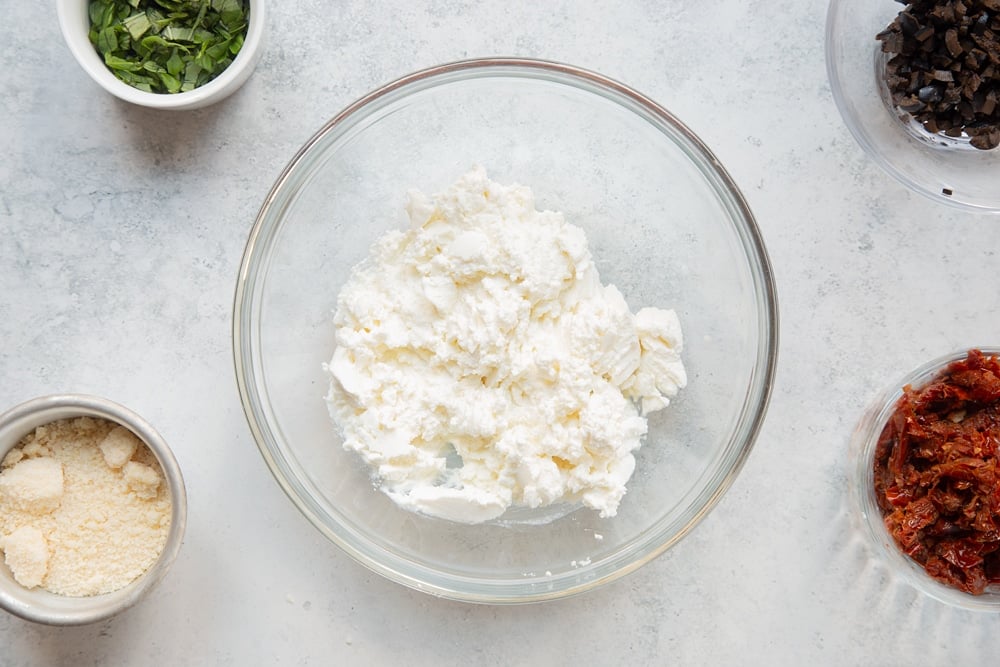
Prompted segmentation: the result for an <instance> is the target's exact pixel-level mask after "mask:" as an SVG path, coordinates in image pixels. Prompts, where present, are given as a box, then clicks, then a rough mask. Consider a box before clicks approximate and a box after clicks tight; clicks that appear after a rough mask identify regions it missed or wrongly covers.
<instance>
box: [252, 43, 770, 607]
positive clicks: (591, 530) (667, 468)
mask: <svg viewBox="0 0 1000 667" xmlns="http://www.w3.org/2000/svg"><path fill="white" fill-rule="evenodd" d="M777 326H778V322H777V305H776V300H775V293H774V286H773V283H772V277H771V270H770V265H769V262H768V258H767V254H766V252H765V249H764V244H763V241H762V239H761V237H760V234H759V233H758V230H757V226H756V224H755V222H754V219H753V216H752V214H751V212H750V210H749V208H748V207H747V204H746V202H745V201H744V199H743V197H742V195H741V194H740V192H739V190H738V188H737V187H736V185H735V184H734V182H733V181H732V179H731V178H730V177H729V175H728V174H727V173H726V171H725V170H724V168H723V167H722V166H721V165H720V163H719V161H718V160H717V159H716V158H715V157H713V156H712V154H711V152H710V151H709V149H708V148H707V147H706V146H705V144H704V143H702V142H701V140H699V139H698V137H697V136H696V135H695V134H694V133H693V132H692V131H691V130H690V129H688V128H687V127H686V126H685V125H684V124H683V123H681V122H680V121H679V120H678V119H677V118H675V117H674V116H672V115H671V114H670V113H669V112H668V111H667V110H666V109H664V108H663V107H662V106H660V105H659V104H657V103H656V102H654V101H652V100H650V99H649V98H647V97H645V96H643V95H642V94H640V93H638V92H636V91H634V90H632V89H630V88H628V87H627V86H625V85H623V84H621V83H618V82H616V81H613V80H611V79H608V78H606V77H603V76H601V75H599V74H596V73H593V72H588V71H586V70H582V69H579V68H576V67H572V66H569V65H565V64H560V63H552V62H543V61H537V60H524V59H508V58H498V59H480V60H470V61H462V62H457V63H449V64H445V65H441V66H438V67H434V68H431V69H429V70H424V71H421V72H417V73H414V74H411V75H408V76H405V77H403V78H402V79H399V80H396V81H393V82H391V83H388V84H386V85H385V86H384V87H382V88H380V89H378V90H376V91H374V92H372V93H370V94H369V95H367V96H365V97H364V98H362V99H360V100H358V101H357V102H355V103H354V104H352V105H350V106H349V107H348V108H346V109H344V110H343V111H341V112H340V113H338V114H337V115H335V116H334V117H333V118H332V120H330V121H329V122H328V123H327V124H326V125H325V126H324V127H322V128H321V129H320V130H319V132H318V133H317V134H316V135H315V136H314V137H313V138H312V139H310V140H309V141H308V142H307V143H306V144H305V146H304V147H303V148H302V149H301V150H300V151H299V153H298V154H297V155H296V156H295V157H294V158H293V159H292V161H291V163H290V164H289V165H288V167H287V168H286V169H285V170H284V172H283V173H282V174H281V176H280V177H279V179H278V181H277V183H276V184H275V186H274V188H273V189H272V191H271V192H270V193H269V194H268V195H267V198H266V199H265V203H264V205H263V207H262V208H261V210H260V212H259V215H258V217H257V220H256V222H255V224H254V226H253V228H252V231H251V234H250V237H249V239H248V242H247V246H246V250H245V253H244V256H243V261H242V265H241V269H240V273H239V277H238V283H237V287H236V298H235V303H234V313H233V347H234V356H235V366H236V376H237V382H238V386H239V390H240V394H241V398H242V401H243V406H244V410H245V413H246V416H247V419H248V423H249V425H250V428H251V431H252V434H253V437H254V439H255V440H256V444H257V446H258V449H259V451H260V453H261V454H262V456H263V458H264V460H265V462H266V464H267V465H268V466H269V467H270V469H271V472H272V473H273V475H274V477H275V479H276V480H277V481H278V483H279V484H280V485H281V486H282V488H283V489H284V490H285V492H286V493H287V495H288V496H289V498H290V499H291V500H292V502H293V503H294V504H295V505H296V506H297V507H298V508H299V509H300V510H301V512H302V513H303V514H304V515H305V516H306V517H307V518H308V520H309V521H311V522H312V523H313V524H314V525H315V526H316V528H317V529H319V530H320V531H321V532H322V533H323V534H324V535H325V536H326V537H328V538H329V539H330V540H331V541H332V542H333V543H334V544H336V545H337V546H339V547H341V548H343V549H344V550H345V551H346V552H347V553H348V554H350V555H351V556H352V557H354V558H355V559H357V560H358V561H359V562H360V563H362V564H364V565H365V566H367V567H369V568H371V569H372V570H374V571H375V572H378V573H379V574H382V575H384V576H386V577H388V578H389V579H391V580H393V581H396V582H399V583H401V584H404V585H407V586H411V587H413V588H415V589H418V590H421V591H424V592H428V593H431V594H433V595H436V596H441V597H447V598H451V599H456V600H463V601H470V602H484V603H519V602H529V601H540V600H548V599H554V598H560V597H564V596H567V595H572V594H575V593H581V592H583V591H588V590H590V589H592V588H594V587H595V586H598V585H600V584H603V583H607V582H610V581H612V580H615V579H617V578H619V577H622V576H623V575H625V574H628V573H629V572H632V571H634V570H635V569H637V568H638V567H640V566H642V565H643V564H645V563H648V562H650V561H651V560H652V559H653V558H655V557H656V556H657V555H659V554H661V553H663V552H664V551H665V550H667V549H668V548H670V547H671V546H672V545H674V544H676V543H677V542H678V541H679V540H680V539H682V538H683V537H684V536H685V535H687V534H688V533H689V532H690V531H691V530H692V529H694V527H695V525H696V524H697V523H698V522H699V521H700V520H701V519H702V518H703V517H704V516H706V514H707V513H708V512H709V511H710V510H711V509H712V508H713V507H714V506H715V505H716V503H717V502H718V501H719V499H720V498H721V497H722V495H723V493H724V492H725V491H726V489H728V488H729V486H730V485H731V484H732V482H733V480H734V479H735V477H736V475H737V474H738V472H739V470H740V469H741V467H742V465H743V462H744V461H745V460H746V458H747V456H748V455H749V453H750V450H751V447H752V445H753V442H754V439H755V438H756V435H757V432H758V430H759V428H760V426H761V424H762V421H763V418H764V414H765V411H766V407H767V403H768V397H769V394H770V388H771V381H772V378H773V373H774V368H775V359H776V350H777V340H778V339H777V336H778V331H777ZM682 331H683V334H682Z"/></svg>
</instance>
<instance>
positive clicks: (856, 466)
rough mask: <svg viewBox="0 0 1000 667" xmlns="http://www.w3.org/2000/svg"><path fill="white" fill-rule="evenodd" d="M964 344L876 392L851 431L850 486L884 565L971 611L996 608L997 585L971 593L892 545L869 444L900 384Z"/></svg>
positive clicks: (994, 350)
mask: <svg viewBox="0 0 1000 667" xmlns="http://www.w3.org/2000/svg"><path fill="white" fill-rule="evenodd" d="M975 349H978V350H980V351H982V353H983V354H985V355H987V356H996V355H998V354H1000V347H988V346H984V347H978V348H975ZM968 351H969V349H968V348H966V349H962V350H957V351H955V352H952V353H950V354H946V355H945V356H943V357H939V358H937V359H934V360H932V361H929V362H927V363H926V364H924V365H922V366H920V367H919V368H917V369H915V370H913V371H911V372H910V373H907V374H906V375H905V376H903V377H901V378H900V379H899V380H898V381H897V382H894V383H893V384H891V385H889V387H888V388H887V389H885V390H884V391H883V392H881V393H880V394H879V396H878V397H877V398H876V399H875V401H873V402H872V404H871V406H870V407H869V408H868V410H867V411H866V412H865V414H864V416H863V417H862V418H861V421H860V422H859V423H858V426H857V428H855V430H854V433H853V435H852V437H851V445H850V459H851V467H850V474H851V477H852V479H851V484H850V486H851V489H852V493H851V495H852V500H853V504H854V510H855V514H856V517H857V518H858V519H859V522H860V526H861V528H862V532H863V533H865V535H866V536H867V538H868V539H869V541H870V543H871V544H872V546H873V547H874V550H875V552H876V554H877V557H878V558H879V559H880V560H881V561H882V562H883V563H884V564H885V565H887V566H888V568H889V571H890V572H891V573H892V574H893V575H894V576H896V577H899V578H901V579H902V580H903V581H905V582H906V583H907V584H909V585H910V586H912V587H913V588H915V589H917V590H918V591H920V592H922V593H924V594H926V595H929V596H930V597H932V598H934V599H935V600H938V601H940V602H944V603H947V604H950V605H954V606H956V607H961V608H963V609H969V610H973V611H1000V588H998V587H997V586H990V587H988V588H987V590H986V592H985V593H983V594H982V595H971V594H969V593H965V592H963V591H960V590H958V589H956V588H952V587H951V586H947V585H945V584H943V583H941V582H939V581H937V580H936V579H934V578H932V577H931V576H930V575H928V574H927V572H925V571H924V568H922V567H921V566H920V565H919V564H918V563H917V562H916V561H914V560H912V559H911V558H909V557H907V556H906V555H905V554H904V553H903V552H902V551H900V550H899V548H898V547H897V546H896V543H895V541H894V540H893V538H892V536H891V535H890V534H889V531H888V530H886V527H885V523H884V522H883V521H882V512H881V510H880V509H879V507H878V503H877V501H876V500H875V471H874V461H875V447H876V445H877V444H878V439H879V436H880V435H881V433H882V429H883V428H884V427H885V425H886V422H888V420H889V418H890V417H891V416H892V413H893V411H894V409H895V407H896V402H897V401H898V400H899V398H900V397H901V396H902V395H903V387H905V386H906V385H911V386H913V387H920V386H922V385H924V384H926V383H927V382H929V381H930V380H932V379H933V378H934V377H935V376H936V375H937V374H938V373H940V372H941V371H943V370H944V369H945V368H946V367H947V366H948V364H950V363H952V362H954V361H959V360H961V359H964V358H965V357H966V355H968Z"/></svg>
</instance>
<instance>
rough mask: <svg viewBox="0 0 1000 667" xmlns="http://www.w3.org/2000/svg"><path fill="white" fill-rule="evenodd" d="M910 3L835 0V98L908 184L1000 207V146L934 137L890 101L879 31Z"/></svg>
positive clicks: (856, 130)
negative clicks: (990, 147)
mask: <svg viewBox="0 0 1000 667" xmlns="http://www.w3.org/2000/svg"><path fill="white" fill-rule="evenodd" d="M904 7H905V5H902V4H900V3H899V2H896V0H830V6H829V9H828V12H827V20H826V69H827V74H828V76H829V78H830V89H831V90H832V92H833V99H834V102H836V104H837V108H838V109H839V110H840V114H841V116H843V118H844V122H845V123H846V124H847V128H848V129H849V130H850V131H851V134H853V135H854V138H855V139H856V140H857V142H858V143H859V144H861V147H862V148H863V149H864V151H865V152H866V153H867V154H868V155H869V157H871V158H872V159H873V160H874V161H875V162H876V163H877V164H878V165H879V166H880V167H882V168H883V169H884V170H885V171H887V172H888V173H889V174H890V175H892V176H893V177H895V178H896V179H897V180H898V181H900V182H901V183H903V184H904V185H905V186H907V187H908V188H910V189H912V190H913V191H915V192H918V193H920V194H922V195H925V196H927V197H929V198H931V199H933V200H935V201H937V202H941V203H944V204H948V205H951V206H956V207H959V208H963V209H966V210H969V209H972V210H977V211H983V212H998V211H1000V188H998V187H997V178H998V177H1000V149H994V150H989V151H981V150H977V149H975V148H973V147H972V146H970V145H969V143H968V141H967V140H966V139H950V138H948V137H944V136H941V135H932V134H930V133H929V132H927V131H926V130H925V129H924V128H923V127H922V126H921V125H920V124H919V123H918V122H916V121H915V120H913V119H912V118H910V117H909V115H908V114H903V113H900V112H898V111H896V110H895V109H894V108H893V107H892V104H891V102H890V101H889V92H888V88H887V86H886V85H885V82H884V80H883V77H882V71H883V70H884V67H885V62H886V57H885V55H884V54H883V53H882V49H881V43H880V42H879V41H878V40H876V39H875V36H876V35H877V34H878V33H879V32H881V31H882V30H884V29H885V28H886V27H887V26H888V25H889V24H890V23H891V22H892V20H893V19H894V18H895V17H896V16H897V15H898V14H899V12H900V10H902V9H903V8H904Z"/></svg>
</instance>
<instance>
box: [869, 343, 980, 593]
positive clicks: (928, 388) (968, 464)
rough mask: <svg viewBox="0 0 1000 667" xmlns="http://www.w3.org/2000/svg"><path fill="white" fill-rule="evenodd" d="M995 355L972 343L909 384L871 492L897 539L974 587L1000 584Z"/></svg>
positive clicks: (879, 454)
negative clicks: (928, 376) (922, 380)
mask: <svg viewBox="0 0 1000 667" xmlns="http://www.w3.org/2000/svg"><path fill="white" fill-rule="evenodd" d="M998 448H1000V358H998V357H996V356H986V355H984V354H983V353H982V352H980V351H979V350H970V351H969V353H968V355H967V356H966V358H965V359H962V360H960V361H956V362H953V363H951V364H949V366H948V367H947V368H946V369H945V370H944V371H942V372H941V373H940V374H938V375H937V376H936V377H935V378H934V379H932V380H931V381H930V382H928V383H927V384H926V385H924V386H922V387H918V388H913V387H911V386H906V387H904V388H903V395H902V396H901V397H900V398H899V401H898V402H897V403H896V407H895V411H894V412H893V414H892V416H891V417H890V418H889V420H888V421H887V423H886V425H885V427H884V428H883V429H882V433H881V434H880V436H879V440H878V443H877V445H876V448H875V462H874V470H875V497H876V500H877V501H878V505H879V508H880V509H881V511H882V517H883V520H884V521H885V525H886V528H887V529H888V530H889V533H890V534H891V535H892V537H893V539H894V540H895V542H896V544H897V546H898V547H899V548H900V550H902V551H903V552H904V553H905V554H907V555H908V556H909V557H910V558H912V559H914V560H915V561H917V562H918V563H920V565H922V566H923V567H924V569H925V570H926V571H927V573H928V574H929V575H930V576H932V577H934V578H935V579H938V580H939V581H942V582H944V583H946V584H948V585H950V586H954V587H956V588H958V589H960V590H963V591H966V592H968V593H972V594H975V595H978V594H981V593H982V592H983V591H984V590H985V589H986V587H987V586H988V585H990V584H994V583H1000V470H998V467H1000V466H998Z"/></svg>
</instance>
